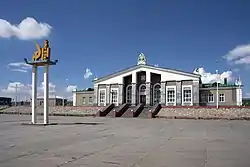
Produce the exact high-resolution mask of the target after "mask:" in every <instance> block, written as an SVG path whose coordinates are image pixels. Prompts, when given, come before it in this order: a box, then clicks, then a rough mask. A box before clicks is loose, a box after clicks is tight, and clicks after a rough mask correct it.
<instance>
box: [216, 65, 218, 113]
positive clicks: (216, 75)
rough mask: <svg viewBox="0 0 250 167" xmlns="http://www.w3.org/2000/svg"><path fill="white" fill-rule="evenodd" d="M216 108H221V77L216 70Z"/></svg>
mask: <svg viewBox="0 0 250 167" xmlns="http://www.w3.org/2000/svg"><path fill="white" fill-rule="evenodd" d="M216 108H217V109H218V108H219V76H218V70H216Z"/></svg>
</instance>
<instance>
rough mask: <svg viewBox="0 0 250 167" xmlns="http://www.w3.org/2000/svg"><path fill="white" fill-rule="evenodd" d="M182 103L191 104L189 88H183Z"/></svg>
mask: <svg viewBox="0 0 250 167" xmlns="http://www.w3.org/2000/svg"><path fill="white" fill-rule="evenodd" d="M183 102H184V103H191V102H192V90H191V87H183Z"/></svg>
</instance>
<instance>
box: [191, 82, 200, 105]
mask: <svg viewBox="0 0 250 167" xmlns="http://www.w3.org/2000/svg"><path fill="white" fill-rule="evenodd" d="M199 89H200V84H199V81H193V89H192V91H193V92H192V94H193V105H194V106H199V103H200V97H199V95H200V92H199Z"/></svg>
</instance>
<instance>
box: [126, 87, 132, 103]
mask: <svg viewBox="0 0 250 167" xmlns="http://www.w3.org/2000/svg"><path fill="white" fill-rule="evenodd" d="M126 92H127V98H126V102H127V103H129V104H131V103H132V86H131V85H128V86H127V91H126Z"/></svg>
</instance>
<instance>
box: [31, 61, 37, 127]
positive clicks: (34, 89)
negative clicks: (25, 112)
mask: <svg viewBox="0 0 250 167" xmlns="http://www.w3.org/2000/svg"><path fill="white" fill-rule="evenodd" d="M36 99H37V66H36V65H33V66H32V106H31V107H32V121H31V122H32V123H33V124H35V123H37V118H36V117H37V115H36V106H37V103H36Z"/></svg>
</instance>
